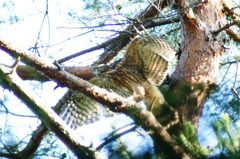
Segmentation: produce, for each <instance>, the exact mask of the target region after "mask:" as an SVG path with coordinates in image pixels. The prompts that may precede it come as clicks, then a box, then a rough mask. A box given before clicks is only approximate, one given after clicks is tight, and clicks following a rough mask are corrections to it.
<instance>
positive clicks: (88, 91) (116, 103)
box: [0, 38, 187, 158]
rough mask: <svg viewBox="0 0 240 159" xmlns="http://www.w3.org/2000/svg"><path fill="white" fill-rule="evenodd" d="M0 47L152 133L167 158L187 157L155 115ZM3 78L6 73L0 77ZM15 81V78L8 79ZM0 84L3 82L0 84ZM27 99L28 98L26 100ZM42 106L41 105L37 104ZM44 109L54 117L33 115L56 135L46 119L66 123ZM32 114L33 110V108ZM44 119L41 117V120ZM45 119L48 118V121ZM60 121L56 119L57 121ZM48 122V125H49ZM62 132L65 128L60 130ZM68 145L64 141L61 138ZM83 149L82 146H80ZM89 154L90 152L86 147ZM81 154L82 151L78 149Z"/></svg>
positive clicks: (5, 45) (0, 43)
mask: <svg viewBox="0 0 240 159" xmlns="http://www.w3.org/2000/svg"><path fill="white" fill-rule="evenodd" d="M0 48H1V49H2V50H4V51H6V52H7V53H8V54H10V56H13V57H18V56H20V58H21V61H22V62H24V63H25V64H27V65H30V66H32V67H35V68H36V69H38V70H39V71H41V72H42V73H43V74H44V75H46V76H47V77H48V78H50V79H53V80H54V81H56V82H57V83H58V84H59V85H61V86H68V87H69V88H73V89H75V90H78V91H80V92H82V93H83V94H84V95H86V96H88V97H91V98H93V99H95V100H96V101H97V102H99V103H101V104H103V105H106V106H107V107H108V108H110V109H111V110H113V111H118V112H122V113H124V114H126V115H128V116H130V117H131V118H132V119H133V120H134V121H135V123H136V124H137V125H141V126H143V128H144V129H145V130H146V131H152V132H153V133H152V134H151V136H152V137H153V138H154V139H156V140H160V141H161V143H163V145H164V146H163V148H165V149H166V150H167V151H166V152H169V156H171V157H172V158H183V156H187V155H186V154H185V153H184V152H183V151H182V150H181V149H180V147H179V146H178V145H177V143H176V142H175V141H174V140H173V139H172V138H171V136H170V135H169V134H168V133H167V131H166V130H165V129H163V128H162V126H161V125H160V123H158V122H157V120H156V118H155V117H154V115H153V114H152V113H150V112H148V111H146V110H143V108H142V107H141V106H140V105H139V104H137V103H135V102H134V101H129V100H128V99H125V98H123V97H121V96H118V95H117V94H114V93H110V92H108V91H106V90H105V89H101V88H99V87H97V86H94V85H93V84H91V83H89V82H87V81H84V80H82V79H80V78H77V77H76V76H73V75H71V74H70V73H68V72H65V71H62V70H58V68H57V67H56V66H55V65H53V64H51V63H47V62H45V61H43V60H42V59H41V58H40V57H38V56H35V55H32V54H31V52H23V51H21V50H19V49H17V48H15V47H13V46H12V45H10V44H9V43H6V42H4V40H3V39H2V38H0ZM3 75H4V76H6V75H5V74H3ZM11 80H14V79H11ZM2 83H3V82H2ZM17 93H18V92H16V94H17ZM22 93H24V92H20V94H17V95H18V97H19V98H20V99H21V98H22V99H23V100H24V99H25V98H27V99H29V98H28V96H27V95H26V94H25V93H24V94H22ZM29 100H30V99H29ZM26 103H27V104H29V105H31V104H34V106H35V107H36V109H37V110H39V109H40V108H41V107H40V105H35V103H34V102H33V101H30V102H29V101H26ZM40 104H41V103H40ZM43 108H44V109H43V110H47V111H48V112H49V113H50V115H53V116H52V117H49V116H48V113H46V112H41V113H39V112H35V113H37V114H38V115H39V117H41V119H42V120H43V122H44V124H45V125H46V126H47V127H48V128H49V129H50V130H52V131H54V132H55V133H57V132H56V131H58V128H59V127H54V128H53V127H52V126H54V122H50V121H48V120H51V121H52V119H57V120H56V122H57V123H58V122H59V124H63V125H64V124H65V123H63V121H62V120H60V119H59V117H58V116H57V115H56V114H55V113H54V112H53V111H52V110H51V111H50V110H48V109H46V108H45V107H43ZM32 110H33V111H35V110H34V109H32ZM43 116H44V117H43ZM46 118H47V119H48V120H47V121H45V120H46ZM58 119H59V120H58ZM49 122H50V123H49ZM61 128H62V129H63V128H64V126H63V127H61ZM62 140H64V141H65V142H66V143H67V141H66V140H67V139H66V138H62ZM81 147H82V146H81ZM85 149H86V150H87V151H88V152H89V151H90V149H88V148H85ZM80 151H81V152H82V150H80Z"/></svg>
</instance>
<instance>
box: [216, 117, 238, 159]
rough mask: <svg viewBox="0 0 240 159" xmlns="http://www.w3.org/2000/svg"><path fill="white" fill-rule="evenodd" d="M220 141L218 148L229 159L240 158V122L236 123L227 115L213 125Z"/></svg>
mask: <svg viewBox="0 0 240 159" xmlns="http://www.w3.org/2000/svg"><path fill="white" fill-rule="evenodd" d="M212 128H213V130H214V133H215V135H216V137H217V140H218V145H217V148H219V150H220V151H221V153H222V154H225V156H227V158H229V159H239V158H240V152H239V150H240V122H236V123H234V122H233V121H232V119H231V118H230V116H229V115H228V114H227V113H224V114H222V115H221V118H220V119H219V120H216V121H215V122H214V123H213V124H212Z"/></svg>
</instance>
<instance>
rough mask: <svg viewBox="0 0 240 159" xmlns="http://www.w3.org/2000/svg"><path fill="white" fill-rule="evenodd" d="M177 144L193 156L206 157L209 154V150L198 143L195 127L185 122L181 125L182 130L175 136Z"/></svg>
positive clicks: (200, 158)
mask: <svg viewBox="0 0 240 159" xmlns="http://www.w3.org/2000/svg"><path fill="white" fill-rule="evenodd" d="M175 139H176V141H177V142H178V143H179V145H180V146H181V147H182V148H183V150H184V151H186V152H187V153H188V154H190V155H191V156H192V157H193V158H199V159H202V158H206V156H208V155H209V154H210V150H209V149H207V148H203V147H201V146H200V145H199V143H198V138H197V131H196V129H195V127H194V126H193V125H192V124H191V123H189V122H185V123H183V126H182V131H181V133H180V135H179V136H178V137H175Z"/></svg>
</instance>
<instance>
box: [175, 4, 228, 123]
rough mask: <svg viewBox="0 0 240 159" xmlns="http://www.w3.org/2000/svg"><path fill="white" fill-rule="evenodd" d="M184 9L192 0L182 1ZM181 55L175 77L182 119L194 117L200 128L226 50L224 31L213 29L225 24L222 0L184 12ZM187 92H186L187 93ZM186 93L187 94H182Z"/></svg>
mask: <svg viewBox="0 0 240 159" xmlns="http://www.w3.org/2000/svg"><path fill="white" fill-rule="evenodd" d="M177 3H178V5H179V6H180V8H181V10H183V8H186V7H187V6H188V5H189V4H188V3H189V1H178V2H177ZM181 21H182V43H181V52H182V53H181V56H180V59H179V63H178V65H177V67H176V70H175V72H174V73H173V75H172V78H173V81H174V82H173V83H174V85H173V92H174V94H175V97H177V98H178V106H177V110H178V113H179V118H180V123H182V122H184V121H191V122H192V124H194V126H195V127H196V128H197V127H198V121H199V118H200V116H201V115H202V109H203V105H204V103H205V101H206V99H207V97H208V95H209V91H210V89H211V86H212V85H214V84H215V82H216V76H217V74H218V71H219V62H220V58H221V55H222V52H223V42H222V41H223V38H222V37H223V36H222V33H221V34H218V35H216V36H215V35H213V34H212V32H213V31H216V30H218V29H219V28H221V27H223V26H224V25H225V19H224V15H223V13H222V4H221V2H220V1H215V0H206V1H204V2H202V3H199V4H196V7H193V8H190V9H188V10H187V11H186V12H184V13H183V14H182V18H181ZM183 92H184V93H183ZM181 94H184V95H185V96H184V97H183V98H182V97H179V96H181Z"/></svg>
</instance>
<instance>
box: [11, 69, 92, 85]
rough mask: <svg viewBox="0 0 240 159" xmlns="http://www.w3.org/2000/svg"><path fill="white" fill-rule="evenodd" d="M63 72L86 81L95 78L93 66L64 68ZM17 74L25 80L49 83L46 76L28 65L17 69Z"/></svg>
mask: <svg viewBox="0 0 240 159" xmlns="http://www.w3.org/2000/svg"><path fill="white" fill-rule="evenodd" d="M62 69H63V70H65V71H67V72H69V73H71V74H73V75H75V76H77V77H80V78H83V79H85V80H89V79H91V78H92V77H93V70H94V67H92V66H84V67H82V66H63V67H62ZM16 71H17V74H18V75H19V76H20V77H21V78H22V79H23V80H36V81H41V82H44V81H49V80H50V79H48V78H47V77H46V76H44V75H42V74H41V73H39V72H38V71H37V70H36V69H34V68H33V67H31V66H28V65H19V66H18V67H17V69H16Z"/></svg>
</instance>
